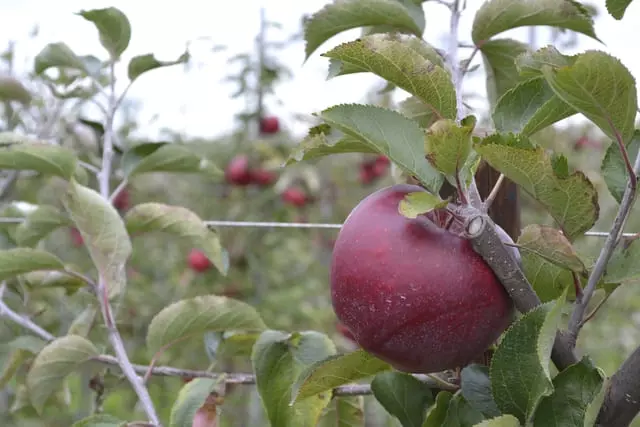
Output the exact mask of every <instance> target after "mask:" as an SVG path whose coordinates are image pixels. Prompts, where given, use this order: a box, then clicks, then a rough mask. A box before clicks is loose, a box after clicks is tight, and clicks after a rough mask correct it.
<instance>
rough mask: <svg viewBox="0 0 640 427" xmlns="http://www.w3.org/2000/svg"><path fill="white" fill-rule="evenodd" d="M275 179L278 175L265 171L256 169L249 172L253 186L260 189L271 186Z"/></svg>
mask: <svg viewBox="0 0 640 427" xmlns="http://www.w3.org/2000/svg"><path fill="white" fill-rule="evenodd" d="M276 179H278V175H276V173H275V172H272V171H269V170H266V169H262V168H258V169H255V170H253V171H252V172H251V180H252V181H253V183H254V184H258V185H259V186H261V187H266V186H268V185H271V184H273V183H274V182H275V181H276Z"/></svg>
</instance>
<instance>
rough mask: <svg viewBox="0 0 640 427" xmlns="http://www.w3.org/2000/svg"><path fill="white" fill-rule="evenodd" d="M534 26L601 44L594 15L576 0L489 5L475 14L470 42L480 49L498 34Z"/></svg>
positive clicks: (494, 1)
mask: <svg viewBox="0 0 640 427" xmlns="http://www.w3.org/2000/svg"><path fill="white" fill-rule="evenodd" d="M532 25H544V26H549V27H556V28H562V29H567V30H573V31H575V32H578V33H581V34H584V35H587V36H589V37H592V38H594V39H596V40H598V38H597V37H596V34H595V31H594V28H593V18H592V17H591V14H590V13H589V11H588V10H587V9H586V8H585V7H584V6H582V5H581V4H580V3H578V2H577V1H573V0H538V1H527V0H490V1H487V2H485V3H484V4H483V5H482V7H481V8H480V9H479V10H478V11H477V12H476V15H475V17H474V19H473V27H472V30H471V38H472V39H473V42H474V43H475V44H476V46H481V45H482V44H483V42H485V41H487V40H488V39H489V38H491V37H492V36H495V35H496V34H500V33H502V32H504V31H507V30H511V29H513V28H518V27H528V26H532Z"/></svg>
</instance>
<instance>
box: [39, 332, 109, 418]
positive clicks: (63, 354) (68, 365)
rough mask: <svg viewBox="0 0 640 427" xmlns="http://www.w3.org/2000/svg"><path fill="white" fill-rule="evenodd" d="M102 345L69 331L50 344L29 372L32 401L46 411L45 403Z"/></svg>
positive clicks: (96, 354) (96, 353) (40, 411)
mask: <svg viewBox="0 0 640 427" xmlns="http://www.w3.org/2000/svg"><path fill="white" fill-rule="evenodd" d="M98 355H99V352H98V349H97V348H96V347H95V346H94V345H93V344H92V343H91V342H90V341H88V340H87V339H85V338H82V337H79V336H75V335H66V336H64V337H61V338H57V339H55V340H54V341H52V342H51V343H49V345H47V346H46V347H45V348H44V349H42V351H41V352H40V353H38V355H37V356H36V358H35V360H34V361H33V364H32V365H31V369H30V370H29V373H28V374H27V388H28V389H29V397H30V399H31V404H32V405H33V407H34V408H35V409H36V411H38V413H39V414H41V413H42V410H43V409H44V405H45V403H46V401H47V399H48V398H49V396H51V394H52V393H53V392H54V391H56V390H57V389H58V388H59V387H60V386H61V385H62V382H63V380H64V379H65V377H66V376H67V375H69V374H71V373H73V372H75V371H77V370H78V369H79V368H80V367H81V366H82V365H84V364H85V363H87V362H88V361H90V360H91V358H93V357H95V356H98Z"/></svg>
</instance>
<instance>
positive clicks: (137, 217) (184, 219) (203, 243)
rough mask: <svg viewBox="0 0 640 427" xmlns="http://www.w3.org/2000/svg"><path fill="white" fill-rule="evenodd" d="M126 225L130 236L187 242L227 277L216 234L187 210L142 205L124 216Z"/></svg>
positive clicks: (226, 258) (226, 257)
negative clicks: (163, 235)
mask: <svg viewBox="0 0 640 427" xmlns="http://www.w3.org/2000/svg"><path fill="white" fill-rule="evenodd" d="M125 222H126V224H127V230H128V231H129V233H131V234H137V233H147V232H151V231H161V232H165V233H171V234H175V235H177V236H178V237H180V238H183V239H187V240H189V241H190V242H191V244H192V245H193V246H194V247H196V248H198V249H200V250H202V251H203V252H204V254H205V255H206V256H207V258H209V259H210V260H211V262H212V263H213V265H215V267H216V268H217V269H218V271H220V273H222V274H223V275H226V274H227V271H228V270H229V255H228V253H227V251H226V250H225V249H224V248H223V247H222V245H221V244H220V237H219V236H218V233H216V232H215V231H213V230H210V229H209V228H208V227H207V225H206V224H205V223H204V222H203V221H202V220H201V219H200V217H199V216H198V215H196V214H195V213H193V212H192V211H190V210H189V209H186V208H183V207H182V206H169V205H163V204H161V203H143V204H140V205H136V206H134V207H133V208H131V209H130V210H129V211H128V212H127V214H126V216H125Z"/></svg>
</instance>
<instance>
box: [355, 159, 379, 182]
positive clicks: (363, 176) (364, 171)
mask: <svg viewBox="0 0 640 427" xmlns="http://www.w3.org/2000/svg"><path fill="white" fill-rule="evenodd" d="M359 172H360V173H359V180H360V183H361V184H363V185H368V184H371V183H372V182H373V180H374V179H375V174H374V172H373V163H368V162H367V163H362V164H361V165H360V171H359Z"/></svg>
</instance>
